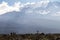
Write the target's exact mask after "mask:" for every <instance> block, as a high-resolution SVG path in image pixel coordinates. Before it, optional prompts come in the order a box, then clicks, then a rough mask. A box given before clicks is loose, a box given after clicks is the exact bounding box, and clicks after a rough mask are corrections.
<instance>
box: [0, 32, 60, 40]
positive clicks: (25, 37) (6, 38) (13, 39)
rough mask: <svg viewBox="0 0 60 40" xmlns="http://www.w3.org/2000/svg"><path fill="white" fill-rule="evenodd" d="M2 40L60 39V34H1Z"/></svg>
mask: <svg viewBox="0 0 60 40" xmlns="http://www.w3.org/2000/svg"><path fill="white" fill-rule="evenodd" d="M0 40H60V34H44V33H35V34H32V33H31V34H16V33H14V32H13V33H10V34H0Z"/></svg>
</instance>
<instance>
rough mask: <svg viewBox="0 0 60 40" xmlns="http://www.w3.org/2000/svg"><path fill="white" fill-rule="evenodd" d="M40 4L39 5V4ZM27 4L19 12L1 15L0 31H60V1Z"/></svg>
mask: <svg viewBox="0 0 60 40" xmlns="http://www.w3.org/2000/svg"><path fill="white" fill-rule="evenodd" d="M37 4H38V5H37ZM37 4H29V5H25V6H24V7H23V8H22V9H21V11H19V12H15V11H13V12H8V13H5V14H3V15H0V33H10V32H16V33H32V32H33V33H34V32H36V31H37V30H39V31H40V32H44V33H50V32H51V33H54V32H55V33H58V32H59V33H60V31H59V30H60V19H59V18H60V16H59V14H60V13H59V11H60V8H59V7H60V2H48V4H47V5H46V4H44V2H42V4H39V3H37Z"/></svg>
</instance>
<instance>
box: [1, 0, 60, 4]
mask: <svg viewBox="0 0 60 40" xmlns="http://www.w3.org/2000/svg"><path fill="white" fill-rule="evenodd" d="M3 1H5V2H8V3H9V5H12V4H14V3H15V2H22V3H26V2H39V1H41V0H0V3H1V2H3ZM49 1H60V0H49Z"/></svg>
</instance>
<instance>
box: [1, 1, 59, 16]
mask: <svg viewBox="0 0 60 40" xmlns="http://www.w3.org/2000/svg"><path fill="white" fill-rule="evenodd" d="M40 1H51V2H54V1H59V0H0V15H1V14H4V13H7V12H12V11H20V8H21V7H23V6H24V5H29V4H34V3H35V4H36V3H38V2H40ZM44 4H45V3H44Z"/></svg>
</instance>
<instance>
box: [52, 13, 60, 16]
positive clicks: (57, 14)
mask: <svg viewBox="0 0 60 40" xmlns="http://www.w3.org/2000/svg"><path fill="white" fill-rule="evenodd" d="M52 16H60V12H56V13H55V14H53V15H52Z"/></svg>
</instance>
